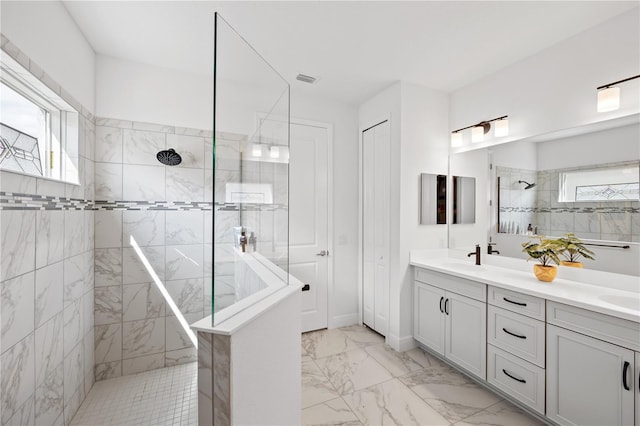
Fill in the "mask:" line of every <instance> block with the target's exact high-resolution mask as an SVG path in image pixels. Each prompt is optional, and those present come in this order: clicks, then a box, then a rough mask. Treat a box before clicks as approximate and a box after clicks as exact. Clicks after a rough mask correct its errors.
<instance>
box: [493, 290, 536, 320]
mask: <svg viewBox="0 0 640 426" xmlns="http://www.w3.org/2000/svg"><path fill="white" fill-rule="evenodd" d="M488 303H489V304H490V305H493V306H499V307H501V308H504V309H507V310H509V311H512V312H517V313H519V314H522V315H526V316H528V317H531V318H535V319H537V320H540V321H544V316H545V306H544V299H541V298H539V297H535V296H529V295H528V294H522V293H518V292H517V291H511V290H506V289H503V288H498V287H492V286H489V300H488Z"/></svg>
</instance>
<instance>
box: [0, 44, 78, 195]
mask: <svg viewBox="0 0 640 426" xmlns="http://www.w3.org/2000/svg"><path fill="white" fill-rule="evenodd" d="M0 65H1V72H0V170H4V171H10V172H15V173H21V174H26V175H31V176H36V177H44V178H48V179H54V180H60V181H64V182H68V183H78V182H79V179H78V164H79V158H78V112H77V111H76V110H74V109H73V107H71V106H70V105H69V104H68V103H67V102H65V101H64V100H63V99H62V98H61V97H60V96H59V95H57V94H56V93H54V92H53V91H52V90H51V89H49V88H48V87H47V86H45V85H44V84H43V83H42V82H41V81H40V80H38V79H37V78H36V77H35V76H34V75H32V74H31V73H29V72H28V71H27V70H26V69H24V68H23V67H22V66H21V65H20V64H18V63H17V62H16V61H15V60H13V59H12V58H11V57H9V56H8V55H7V54H6V53H4V52H1V57H0Z"/></svg>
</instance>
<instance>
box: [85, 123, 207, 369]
mask: <svg viewBox="0 0 640 426" xmlns="http://www.w3.org/2000/svg"><path fill="white" fill-rule="evenodd" d="M96 124H97V126H96V167H95V169H96V172H95V178H96V194H95V198H96V206H97V208H98V210H97V211H96V213H95V233H96V235H95V239H96V241H95V253H96V254H95V277H96V290H95V336H96V346H95V361H96V379H97V380H101V379H106V378H111V377H116V376H120V375H126V374H132V373H136V372H141V371H146V370H150V369H154V368H161V367H165V366H171V365H176V364H180V363H184V362H190V361H195V360H196V351H195V349H194V348H193V345H192V343H191V341H190V340H189V338H188V337H187V335H186V333H185V332H184V331H183V330H182V328H181V327H180V325H179V323H178V321H177V319H176V317H175V315H174V314H173V311H172V310H171V309H170V306H169V304H168V303H167V302H166V301H165V299H164V297H163V296H162V294H161V293H160V291H159V290H158V287H157V286H156V283H155V282H154V280H153V277H152V275H151V274H150V272H149V271H148V270H147V269H146V268H145V267H144V265H143V263H142V261H141V258H140V257H139V256H138V254H137V253H136V251H135V250H134V248H133V247H132V238H133V240H134V241H135V243H136V244H137V245H138V246H139V247H140V249H141V251H142V252H143V253H144V255H145V256H146V258H147V259H148V261H149V263H150V264H151V266H152V269H153V271H154V272H155V274H156V275H157V277H158V278H159V281H160V283H161V284H162V285H164V286H165V287H166V289H167V291H168V293H169V295H170V296H171V298H172V299H173V300H174V301H175V303H176V305H177V307H178V309H179V310H180V312H181V313H182V314H183V315H184V316H185V318H186V320H187V322H189V323H193V322H195V321H197V320H199V319H201V318H203V317H204V316H207V315H210V314H211V308H210V307H211V257H212V255H211V234H212V232H211V222H212V217H211V199H212V189H213V188H212V185H213V183H212V180H213V179H212V178H213V167H212V151H211V139H212V138H211V136H212V134H211V132H210V131H200V130H193V129H185V128H176V127H173V126H164V125H154V124H148V123H138V122H131V121H123V120H111V119H103V118H98V119H97V120H96ZM169 148H173V149H175V151H176V152H178V153H179V154H180V155H181V156H182V163H181V164H180V165H178V166H173V167H169V166H165V165H162V164H161V163H160V162H159V161H158V160H157V159H156V154H157V153H158V151H161V150H165V149H169Z"/></svg>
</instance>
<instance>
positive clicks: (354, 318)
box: [328, 313, 360, 328]
mask: <svg viewBox="0 0 640 426" xmlns="http://www.w3.org/2000/svg"><path fill="white" fill-rule="evenodd" d="M355 324H360V319H359V318H358V314H357V313H353V314H346V315H339V316H336V317H333V318H329V327H328V328H339V327H347V326H350V325H355Z"/></svg>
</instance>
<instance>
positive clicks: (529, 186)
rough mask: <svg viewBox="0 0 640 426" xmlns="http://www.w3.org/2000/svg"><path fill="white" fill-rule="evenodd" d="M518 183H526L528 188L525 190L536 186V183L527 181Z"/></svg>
mask: <svg viewBox="0 0 640 426" xmlns="http://www.w3.org/2000/svg"><path fill="white" fill-rule="evenodd" d="M518 183H524V184H525V185H527V186H525V187H524V189H531V188H533V187H534V186H536V184H535V183H529V182H527V181H525V180H519V181H518Z"/></svg>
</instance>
